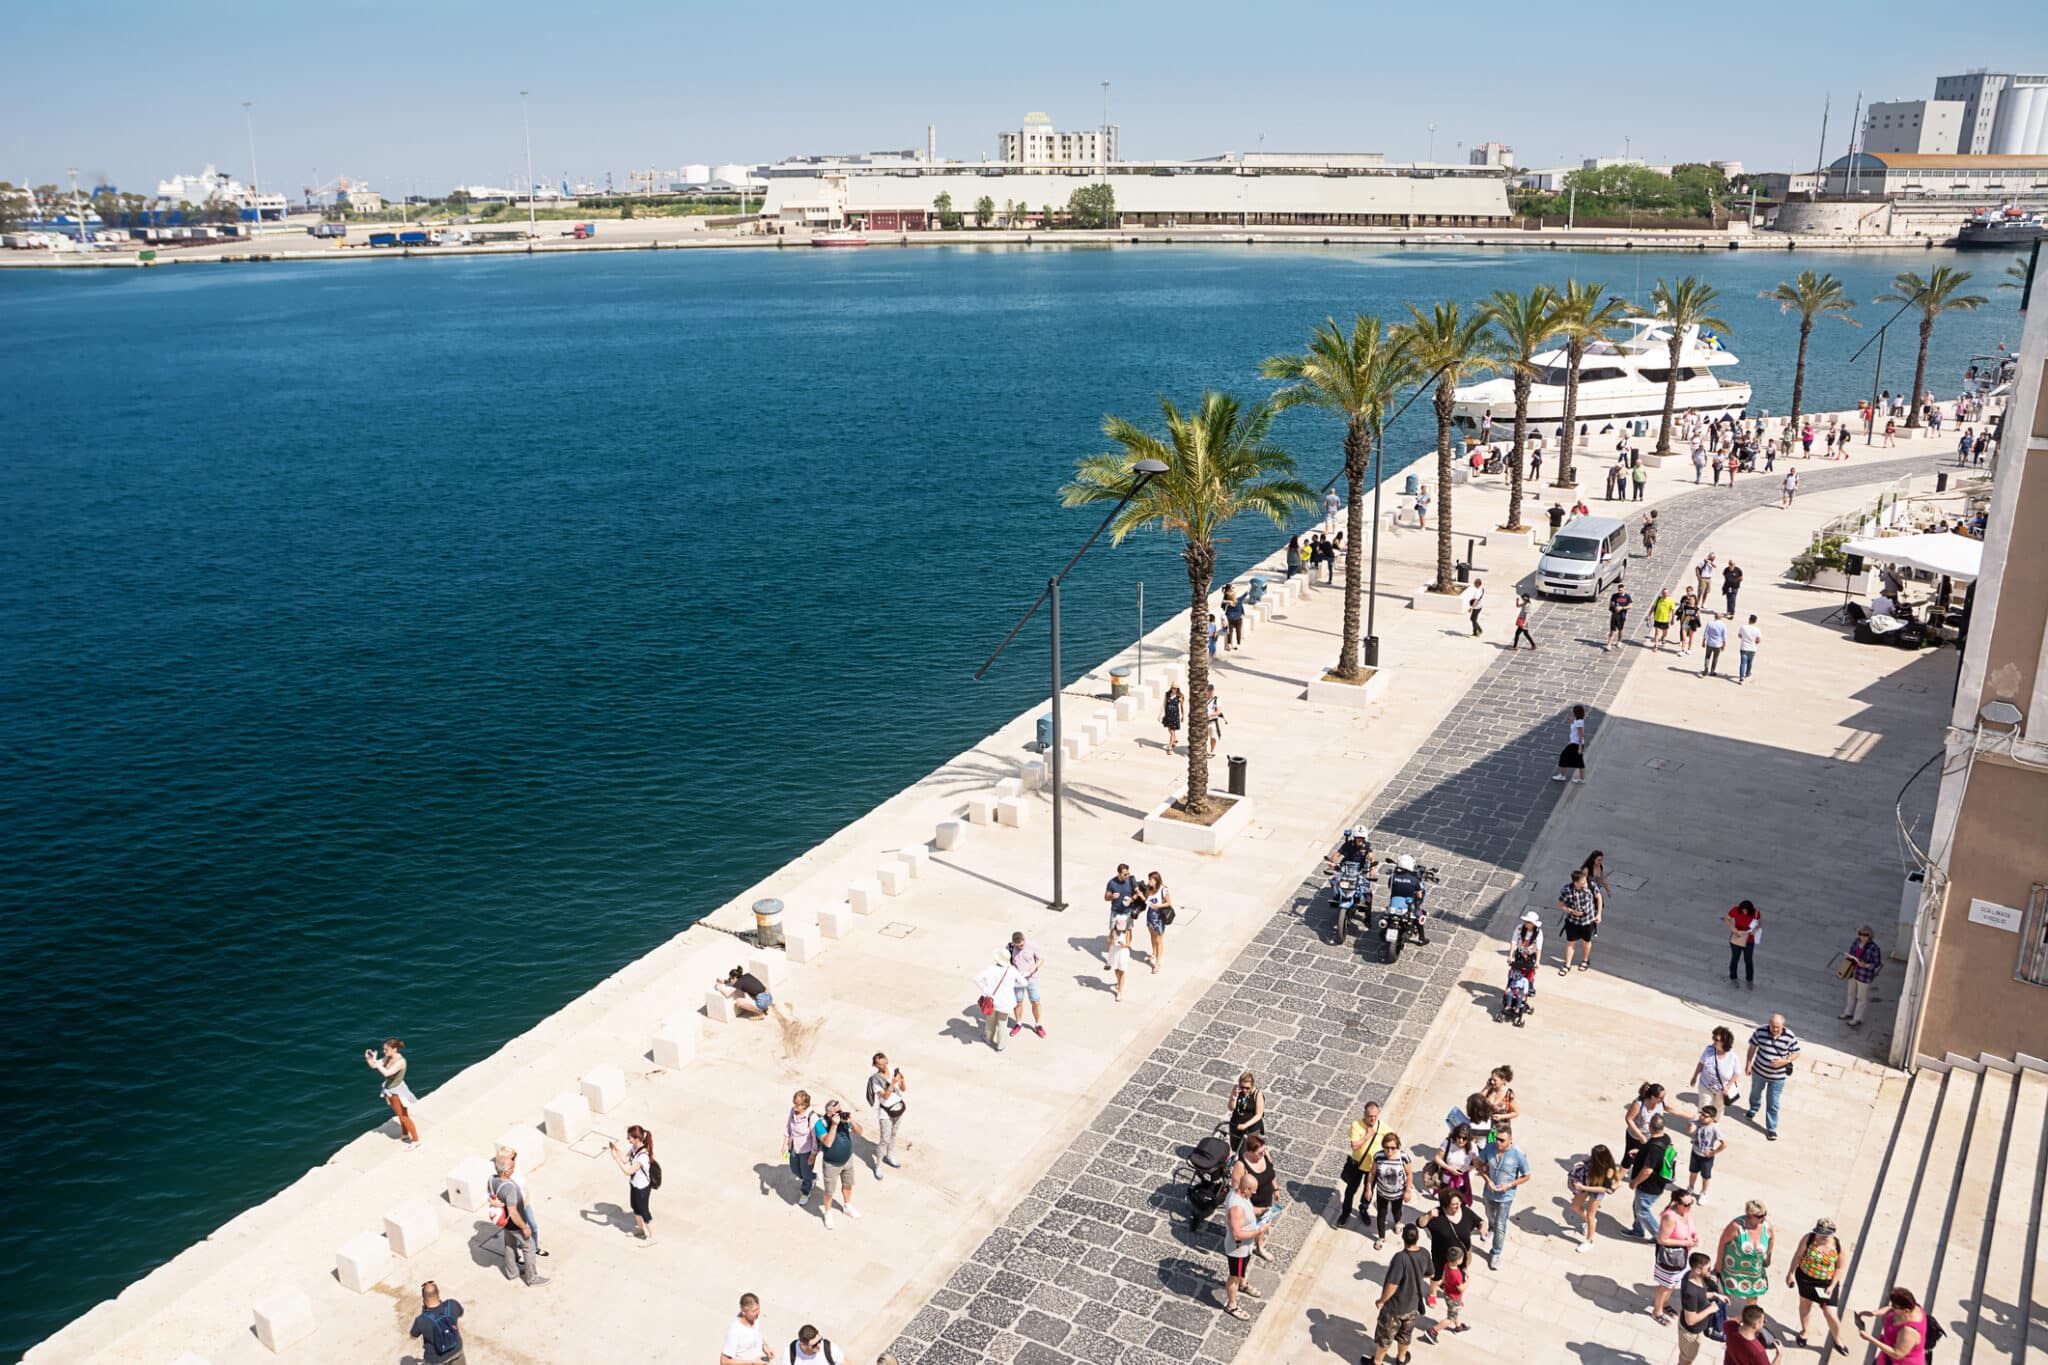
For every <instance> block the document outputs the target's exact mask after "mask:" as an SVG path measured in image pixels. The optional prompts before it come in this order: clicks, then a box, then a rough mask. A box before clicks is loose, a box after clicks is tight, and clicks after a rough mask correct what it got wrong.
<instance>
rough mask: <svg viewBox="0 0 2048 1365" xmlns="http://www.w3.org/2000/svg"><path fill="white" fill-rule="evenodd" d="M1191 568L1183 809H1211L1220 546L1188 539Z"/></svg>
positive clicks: (1199, 811)
mask: <svg viewBox="0 0 2048 1365" xmlns="http://www.w3.org/2000/svg"><path fill="white" fill-rule="evenodd" d="M1180 557H1181V560H1182V562H1183V563H1185V564H1186V565H1187V570H1188V791H1187V796H1186V798H1185V799H1184V800H1182V802H1181V809H1182V810H1184V811H1185V812H1187V814H1189V815H1207V814H1208V813H1209V736H1210V735H1211V734H1212V733H1213V732H1212V731H1211V730H1210V728H1209V579H1210V577H1211V575H1213V574H1214V573H1215V572H1216V548H1215V546H1213V545H1210V544H1208V543H1207V542H1206V541H1194V540H1191V541H1189V542H1188V545H1187V548H1186V549H1184V550H1182V551H1181V554H1180Z"/></svg>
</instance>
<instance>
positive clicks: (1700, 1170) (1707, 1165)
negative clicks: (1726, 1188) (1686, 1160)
mask: <svg viewBox="0 0 2048 1365" xmlns="http://www.w3.org/2000/svg"><path fill="white" fill-rule="evenodd" d="M1686 1169H1687V1170H1689V1171H1691V1172H1692V1173H1693V1174H1694V1175H1696V1176H1699V1177H1700V1178H1701V1179H1702V1180H1712V1179H1713V1178H1714V1158H1712V1157H1710V1156H1701V1155H1700V1154H1699V1153H1698V1152H1694V1153H1693V1154H1692V1164H1691V1165H1689V1166H1687V1167H1686Z"/></svg>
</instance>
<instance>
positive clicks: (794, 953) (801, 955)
mask: <svg viewBox="0 0 2048 1365" xmlns="http://www.w3.org/2000/svg"><path fill="white" fill-rule="evenodd" d="M782 949H783V951H784V952H785V953H787V954H789V960H790V961H791V962H793V963H797V964H799V965H801V964H803V963H806V962H816V961H817V960H818V958H819V957H820V956H821V955H822V954H823V953H824V951H825V936H824V935H823V934H820V933H819V932H818V931H817V930H816V929H815V928H812V927H810V926H808V925H806V926H805V927H803V928H801V929H791V930H788V931H787V932H785V933H784V934H783V936H782Z"/></svg>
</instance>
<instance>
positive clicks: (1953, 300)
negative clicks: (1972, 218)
mask: <svg viewBox="0 0 2048 1365" xmlns="http://www.w3.org/2000/svg"><path fill="white" fill-rule="evenodd" d="M1969 280H1970V272H1969V271H1967V270H1956V269H1954V268H1952V267H1950V266H1945V265H1938V266H1936V267H1934V269H1933V271H1932V272H1930V273H1929V274H1928V276H1927V278H1926V279H1924V280H1923V279H1921V278H1920V277H1919V275H1917V274H1915V273H1914V272H1913V271H1911V270H1902V271H1900V272H1899V273H1898V274H1897V275H1895V276H1893V277H1892V287H1891V288H1890V289H1888V290H1886V291H1885V292H1884V293H1882V294H1879V295H1878V296H1877V301H1878V302H1879V303H1897V304H1906V305H1910V306H1912V307H1914V308H1918V309H1919V310H1920V358H1919V359H1918V360H1916V361H1915V362H1914V363H1913V401H1912V402H1910V403H1908V404H1906V430H1908V431H1912V430H1913V429H1915V428H1916V427H1918V426H1919V425H1920V395H1921V394H1922V393H1924V392H1926V384H1927V343H1928V341H1930V340H1931V339H1932V338H1933V336H1934V320H1935V319H1936V318H1938V317H1940V316H1941V315H1942V314H1943V313H1967V312H1970V311H1971V310H1972V309H1976V308H1982V307H1983V306H1984V305H1985V304H1987V303H1989V302H1991V300H1989V299H1987V298H1985V297H1984V296H1983V295H1982V294H1959V293H1957V292H1956V291H1957V290H1959V289H1961V288H1962V287H1963V286H1964V285H1965V284H1967V283H1969Z"/></svg>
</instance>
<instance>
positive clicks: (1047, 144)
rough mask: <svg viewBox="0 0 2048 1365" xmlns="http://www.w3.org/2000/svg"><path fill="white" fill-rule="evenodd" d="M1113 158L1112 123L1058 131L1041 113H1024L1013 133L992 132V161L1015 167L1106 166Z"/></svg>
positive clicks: (1114, 146)
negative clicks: (1021, 122)
mask: <svg viewBox="0 0 2048 1365" xmlns="http://www.w3.org/2000/svg"><path fill="white" fill-rule="evenodd" d="M1116 159H1117V152H1116V125H1115V124H1109V125H1106V126H1104V127H1102V128H1099V129H1090V130H1088V131H1087V132H1085V133H1062V132H1059V131H1057V130H1055V129H1054V128H1053V126H1052V120H1051V119H1050V118H1047V117H1046V116H1045V115H1044V114H1038V113H1032V114H1026V115H1025V116H1024V126H1023V127H1022V128H1019V129H1017V131H1015V132H1013V133H1012V132H1004V133H997V134H996V160H998V161H1002V162H1007V163H1009V164H1011V165H1017V166H1095V167H1101V166H1107V165H1109V164H1110V163H1111V162H1113V161H1115V160H1116Z"/></svg>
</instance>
